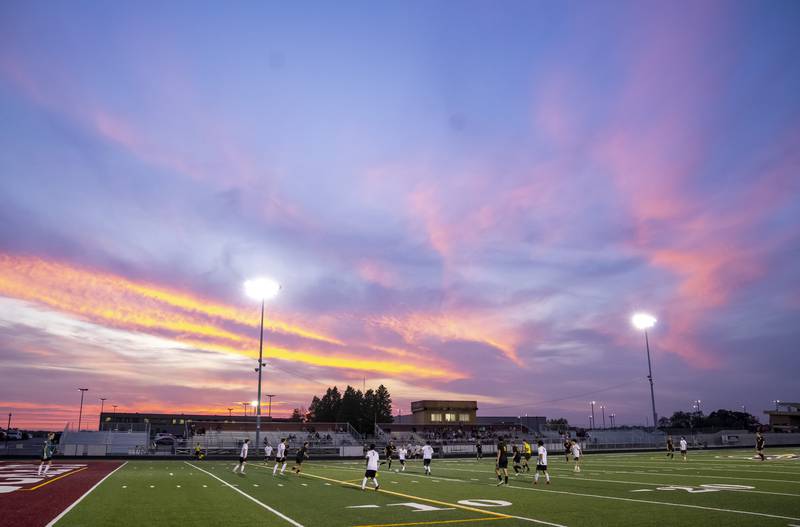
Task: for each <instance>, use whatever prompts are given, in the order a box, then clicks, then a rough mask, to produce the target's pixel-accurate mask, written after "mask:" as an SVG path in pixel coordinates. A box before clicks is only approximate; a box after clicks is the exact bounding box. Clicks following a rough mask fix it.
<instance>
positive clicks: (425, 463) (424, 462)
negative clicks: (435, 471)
mask: <svg viewBox="0 0 800 527" xmlns="http://www.w3.org/2000/svg"><path fill="white" fill-rule="evenodd" d="M422 464H423V465H425V466H426V467H427V466H429V465H430V464H431V458H429V457H426V458H425V459H423V460H422Z"/></svg>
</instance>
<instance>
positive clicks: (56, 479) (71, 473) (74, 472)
mask: <svg viewBox="0 0 800 527" xmlns="http://www.w3.org/2000/svg"><path fill="white" fill-rule="evenodd" d="M87 468H89V467H83V468H79V469H78V470H73V471H72V472H67V473H66V474H61V475H60V476H56V477H54V478H53V479H48V480H47V481H45V482H44V483H40V484H38V485H36V486H35V487H31V488H29V489H19V490H36V489H38V488H41V487H44V486H45V485H49V484H50V483H52V482H54V481H58V480H59V479H61V478H66V477H67V476H71V475H73V474H77V473H78V472H80V471H81V470H86V469H87Z"/></svg>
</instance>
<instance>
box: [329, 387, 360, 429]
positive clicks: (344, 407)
mask: <svg viewBox="0 0 800 527" xmlns="http://www.w3.org/2000/svg"><path fill="white" fill-rule="evenodd" d="M363 398H364V396H363V394H362V393H361V390H356V389H355V388H353V387H352V386H350V385H348V386H347V388H346V389H345V391H344V395H342V400H341V404H340V405H339V412H338V413H337V414H336V421H337V422H340V423H350V425H351V426H353V427H354V428H360V425H361V423H360V417H361V401H362V399H363Z"/></svg>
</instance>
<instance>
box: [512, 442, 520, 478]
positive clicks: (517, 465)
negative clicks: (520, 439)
mask: <svg viewBox="0 0 800 527" xmlns="http://www.w3.org/2000/svg"><path fill="white" fill-rule="evenodd" d="M511 448H512V451H513V453H514V457H513V460H514V475H515V476H518V475H519V471H520V469H521V468H522V467H521V466H520V463H521V462H522V452H520V450H519V448H517V445H514V446H513V447H511Z"/></svg>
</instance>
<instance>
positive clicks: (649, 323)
mask: <svg viewBox="0 0 800 527" xmlns="http://www.w3.org/2000/svg"><path fill="white" fill-rule="evenodd" d="M631 322H632V323H633V325H634V327H636V329H639V330H642V331H644V345H645V349H647V379H648V380H649V381H650V405H651V408H652V410H653V429H656V428H658V414H656V396H655V393H654V391H653V367H652V365H651V363H650V340H649V338H648V337H647V330H648V329H650V328H652V327H653V326H655V325H656V318H655V317H654V316H652V315H648V314H647V313H636V314H635V315H633V317H632V318H631Z"/></svg>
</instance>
